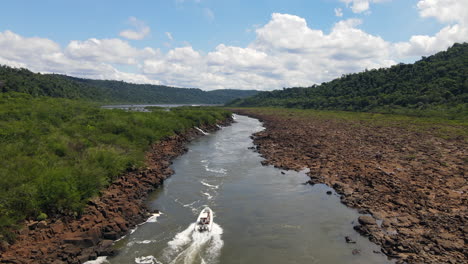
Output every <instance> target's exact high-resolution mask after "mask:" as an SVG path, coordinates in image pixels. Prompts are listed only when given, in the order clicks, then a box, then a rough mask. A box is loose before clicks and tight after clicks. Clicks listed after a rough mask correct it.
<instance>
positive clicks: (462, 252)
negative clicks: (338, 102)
mask: <svg viewBox="0 0 468 264" xmlns="http://www.w3.org/2000/svg"><path fill="white" fill-rule="evenodd" d="M235 111H236V112H238V113H240V114H246V115H249V116H252V117H255V118H259V119H260V120H261V121H263V124H264V126H265V127H266V130H264V131H262V132H259V133H257V134H256V135H255V136H254V143H255V144H256V148H257V150H258V151H259V152H260V153H261V154H262V155H263V156H264V157H265V159H266V160H265V161H264V162H263V163H264V164H272V165H274V166H276V167H279V168H282V169H293V170H301V169H303V168H309V169H310V172H309V176H310V180H309V183H310V184H315V183H325V184H327V185H329V186H331V187H333V188H334V189H335V190H336V192H337V193H338V194H339V195H341V201H342V202H343V203H344V204H346V205H348V206H350V207H353V208H356V209H358V210H359V211H360V212H361V213H363V214H367V216H361V217H360V218H359V220H358V222H359V225H357V226H356V227H355V229H356V230H357V231H358V232H360V233H361V234H363V235H365V236H368V237H369V239H370V240H371V241H373V242H375V243H377V244H379V245H381V246H382V249H383V252H384V253H385V254H387V255H388V256H391V257H394V258H397V259H398V260H397V262H401V263H403V262H408V263H466V262H467V261H466V260H467V259H468V250H467V249H468V247H467V246H466V241H468V230H467V226H468V225H467V220H468V214H467V212H468V199H467V198H468V195H467V192H468V185H467V177H466V170H467V166H466V162H467V157H468V145H467V141H466V140H465V139H463V138H452V139H442V138H440V137H437V136H435V135H434V134H432V132H431V131H424V132H421V131H415V130H410V129H407V128H404V127H403V126H394V127H392V126H388V125H386V126H378V125H375V124H372V123H370V122H362V121H350V120H337V119H327V118H324V117H314V116H312V115H309V116H306V115H304V114H303V113H299V114H298V115H295V114H293V113H294V112H293V111H291V112H289V113H288V112H287V111H284V112H282V111H279V110H278V112H276V113H275V112H272V111H264V112H262V111H261V110H247V109H240V110H235Z"/></svg>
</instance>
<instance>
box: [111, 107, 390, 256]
mask: <svg viewBox="0 0 468 264" xmlns="http://www.w3.org/2000/svg"><path fill="white" fill-rule="evenodd" d="M235 120H236V123H234V124H233V125H232V126H229V127H224V128H222V129H221V130H220V131H217V132H214V133H212V134H208V135H206V136H204V137H201V138H199V139H197V140H195V141H193V142H192V143H190V144H189V145H188V149H189V151H188V152H187V153H186V154H184V155H182V156H180V157H179V158H177V159H176V160H174V163H173V165H172V168H173V169H174V171H175V174H174V175H173V176H172V177H171V178H169V179H168V180H166V182H165V183H164V185H163V187H162V188H160V189H158V190H157V191H155V192H154V193H153V194H152V195H151V196H150V197H149V200H148V206H149V207H150V208H151V209H157V210H160V211H161V214H159V215H154V216H153V217H152V218H150V219H149V221H147V222H146V223H144V224H142V225H140V226H138V227H137V228H136V229H135V230H133V231H132V232H131V234H129V235H128V236H126V237H124V238H123V239H121V240H119V241H117V242H116V244H115V247H116V249H117V250H118V252H119V254H117V255H116V256H114V257H111V258H107V260H106V261H107V262H109V263H112V264H117V263H223V264H225V263H227V264H229V263H259V264H261V263H269V264H271V263H392V262H391V261H389V260H387V258H386V257H385V256H384V255H383V254H381V253H380V248H379V247H378V246H377V245H375V244H372V243H371V242H369V241H368V240H367V238H365V237H362V236H360V235H359V234H357V233H356V232H355V231H354V230H353V224H355V223H356V222H357V218H358V216H359V214H358V213H357V212H356V211H355V210H352V209H350V208H347V207H345V206H344V205H342V204H341V203H340V199H339V197H338V196H337V195H336V194H335V193H334V191H333V190H332V189H330V188H328V187H327V186H325V185H320V184H317V185H314V186H311V185H306V184H304V183H305V182H306V181H307V180H308V177H307V175H306V174H305V173H306V171H302V172H294V171H283V170H280V169H276V168H274V167H271V166H262V165H261V161H262V160H263V159H262V157H260V155H259V154H258V153H256V152H255V151H254V150H253V147H254V145H253V143H252V140H251V138H250V136H251V135H252V134H253V133H255V132H258V131H261V130H262V129H263V127H262V124H261V123H260V122H259V121H258V120H257V119H253V118H248V117H245V116H238V115H236V116H235ZM327 192H331V195H330V194H327ZM205 206H209V207H210V208H211V209H213V211H214V214H215V216H214V217H215V218H214V222H215V225H214V227H213V230H212V231H211V232H210V233H198V232H194V221H195V220H196V217H197V215H198V213H199V212H200V210H202V209H203V208H204V207H205ZM346 236H348V237H349V238H351V240H353V241H354V242H356V243H352V244H350V243H346V241H345V237H346Z"/></svg>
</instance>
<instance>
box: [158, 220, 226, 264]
mask: <svg viewBox="0 0 468 264" xmlns="http://www.w3.org/2000/svg"><path fill="white" fill-rule="evenodd" d="M195 228H196V224H195V223H192V224H190V225H189V226H188V227H187V228H186V229H185V230H183V231H182V232H180V233H178V234H177V235H176V236H175V237H174V239H173V240H171V241H170V242H168V247H167V248H166V249H165V250H164V254H163V256H164V258H165V260H167V262H168V263H171V264H176V263H187V264H188V263H194V262H195V261H196V260H198V262H201V263H216V262H217V259H218V257H219V255H220V253H221V249H222V247H223V245H224V241H223V240H222V238H221V235H222V234H223V229H222V228H221V227H220V226H219V225H218V224H216V223H213V226H212V229H211V231H210V232H198V231H196V230H195Z"/></svg>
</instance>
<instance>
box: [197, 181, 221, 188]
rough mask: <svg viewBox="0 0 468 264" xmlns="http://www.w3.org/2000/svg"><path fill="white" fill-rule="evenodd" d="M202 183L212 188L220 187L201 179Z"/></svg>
mask: <svg viewBox="0 0 468 264" xmlns="http://www.w3.org/2000/svg"><path fill="white" fill-rule="evenodd" d="M201 184H203V185H205V186H207V187H210V188H212V189H218V188H219V185H211V184H209V183H206V182H204V181H201Z"/></svg>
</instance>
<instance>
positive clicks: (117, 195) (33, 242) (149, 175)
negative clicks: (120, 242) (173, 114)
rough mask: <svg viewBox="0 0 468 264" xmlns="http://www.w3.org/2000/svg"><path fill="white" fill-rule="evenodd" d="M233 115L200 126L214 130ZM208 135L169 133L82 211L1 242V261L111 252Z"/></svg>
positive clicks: (59, 259) (62, 259)
mask: <svg viewBox="0 0 468 264" xmlns="http://www.w3.org/2000/svg"><path fill="white" fill-rule="evenodd" d="M230 123H232V119H228V120H224V121H220V122H218V124H215V125H207V126H201V127H200V128H201V129H202V130H204V131H215V130H218V129H219V126H218V125H229V124H230ZM202 135H204V134H203V133H202V132H201V131H200V130H198V129H191V130H189V131H188V132H187V133H185V134H181V135H174V136H171V137H169V138H167V139H165V140H163V141H161V142H159V143H157V144H154V145H153V146H152V147H151V150H150V151H149V152H148V153H147V162H146V164H147V167H146V168H144V169H139V170H136V171H131V172H128V173H126V174H125V175H123V176H122V177H120V178H119V179H118V180H117V181H115V182H114V183H112V184H111V185H110V186H109V187H108V188H107V189H106V190H103V191H102V192H101V195H100V196H99V197H97V198H95V199H93V200H91V201H89V202H88V205H87V207H86V208H85V210H84V212H83V214H82V215H80V216H79V217H72V216H62V217H56V218H51V219H47V220H44V221H39V222H38V221H29V222H26V223H25V225H24V228H22V229H21V230H20V231H19V232H18V234H17V236H18V237H17V240H16V242H15V243H14V244H13V245H5V244H4V245H2V248H1V249H0V263H18V264H19V263H21V264H23V263H34V264H37V263H44V264H45V263H54V264H59V263H83V262H86V261H88V260H92V259H96V257H97V256H102V255H112V254H113V253H114V252H113V249H112V244H113V242H114V241H115V240H116V239H119V238H121V237H122V236H124V235H126V234H127V233H128V232H129V231H130V230H131V229H132V228H134V227H135V226H136V225H137V224H140V223H142V222H144V221H146V220H147V219H148V218H149V217H150V216H151V215H152V214H154V213H157V212H150V211H149V210H148V209H147V207H146V206H145V201H146V198H147V196H148V194H149V193H150V192H151V191H153V190H155V189H156V188H158V187H159V186H160V185H161V184H163V181H164V180H165V179H166V178H167V177H169V176H170V175H172V174H173V171H172V169H171V168H170V165H171V160H173V159H174V158H176V157H177V156H179V155H181V154H183V153H184V152H186V151H187V149H186V147H185V145H186V143H188V142H189V141H191V140H193V139H194V138H196V137H199V136H202Z"/></svg>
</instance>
